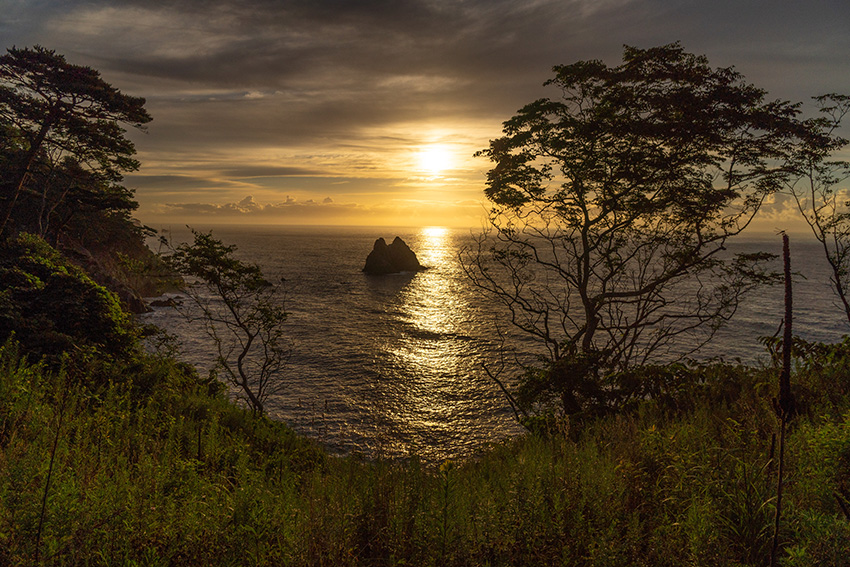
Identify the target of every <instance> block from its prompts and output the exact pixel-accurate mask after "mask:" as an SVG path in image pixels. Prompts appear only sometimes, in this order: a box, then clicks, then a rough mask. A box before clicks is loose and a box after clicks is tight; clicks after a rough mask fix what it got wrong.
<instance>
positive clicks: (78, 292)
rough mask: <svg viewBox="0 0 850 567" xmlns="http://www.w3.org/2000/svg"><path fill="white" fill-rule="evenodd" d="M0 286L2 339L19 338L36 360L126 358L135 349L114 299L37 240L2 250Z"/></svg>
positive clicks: (24, 239) (20, 240) (22, 239)
mask: <svg viewBox="0 0 850 567" xmlns="http://www.w3.org/2000/svg"><path fill="white" fill-rule="evenodd" d="M0 281H2V282H3V289H2V290H1V291H0V340H3V341H5V340H7V339H8V338H9V337H11V336H12V335H14V336H15V337H16V338H17V339H18V340H19V341H21V345H22V348H23V349H24V350H25V351H26V352H27V353H30V354H32V355H34V356H35V357H36V358H38V357H40V356H48V357H49V358H50V360H51V361H52V362H53V363H54V364H56V363H58V361H59V360H60V358H61V354H62V353H63V352H74V353H75V356H77V357H80V356H88V355H91V354H96V355H97V356H106V357H109V356H126V355H128V354H129V353H131V352H132V351H133V349H134V348H135V346H136V336H137V335H136V331H135V326H134V324H133V322H132V321H131V320H130V317H129V315H128V314H127V313H125V312H124V311H123V310H122V309H121V305H120V304H119V302H118V300H117V299H116V298H115V296H114V295H112V294H111V293H110V292H109V291H107V290H106V289H105V288H103V287H102V286H99V285H97V284H96V283H94V282H93V281H92V280H91V278H89V277H88V276H87V275H86V274H85V272H83V270H81V269H80V268H78V267H77V266H75V265H73V264H71V263H69V262H68V261H67V260H65V259H64V258H63V257H62V256H61V255H60V254H59V252H57V251H56V250H55V249H54V248H52V247H51V246H50V245H49V244H47V243H46V242H45V241H44V240H42V239H40V238H39V237H37V236H34V235H31V234H26V233H23V234H21V235H19V236H18V237H17V238H15V239H14V240H9V241H6V242H5V243H4V244H3V245H2V246H1V247H0ZM87 349H88V350H87ZM84 353H88V354H84Z"/></svg>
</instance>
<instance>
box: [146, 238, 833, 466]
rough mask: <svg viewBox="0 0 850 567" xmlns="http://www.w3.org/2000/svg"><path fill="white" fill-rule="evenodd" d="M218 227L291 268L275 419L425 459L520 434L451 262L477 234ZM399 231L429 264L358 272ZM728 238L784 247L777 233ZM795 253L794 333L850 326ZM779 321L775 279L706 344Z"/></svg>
mask: <svg viewBox="0 0 850 567" xmlns="http://www.w3.org/2000/svg"><path fill="white" fill-rule="evenodd" d="M213 234H214V236H216V237H217V238H219V239H221V240H223V241H224V242H225V243H228V244H235V245H236V246H237V247H238V252H237V254H238V255H239V256H240V257H241V258H243V259H245V260H248V261H251V262H254V263H257V264H259V265H260V266H261V267H262V268H263V270H264V272H265V273H266V275H267V276H270V277H284V278H286V280H287V284H286V286H287V290H288V293H287V299H286V309H287V311H288V312H289V314H290V315H289V318H288V320H287V325H288V328H289V333H290V336H291V337H292V340H293V354H292V358H291V360H290V362H289V364H288V365H287V367H286V369H285V371H284V372H283V374H282V375H281V376H280V380H282V381H283V382H284V384H285V387H284V388H283V389H282V390H281V393H280V394H279V395H278V396H276V397H275V398H274V399H273V400H271V401H270V402H269V404H268V406H269V409H270V413H271V414H272V415H273V416H274V417H276V418H278V419H281V420H283V421H285V422H287V423H288V424H290V425H291V426H292V427H294V428H295V429H296V430H298V431H300V432H302V433H305V434H307V435H310V436H313V437H315V438H318V439H320V440H322V441H323V442H324V443H325V444H326V445H327V446H328V447H329V448H330V449H331V450H334V451H338V452H340V453H348V452H353V451H354V452H360V453H363V454H365V455H367V456H377V455H383V456H386V457H390V458H395V457H403V456H406V455H408V454H410V453H412V452H415V453H417V454H418V455H420V456H421V457H423V458H424V459H425V460H429V461H438V460H441V459H445V458H462V457H468V456H471V455H474V454H475V453H476V452H477V451H479V450H480V449H481V448H483V447H484V446H485V445H486V444H487V443H489V442H492V441H497V440H499V439H502V438H504V437H506V436H510V435H512V434H515V433H516V432H517V428H516V425H515V424H514V423H513V421H512V419H511V414H510V410H509V408H508V407H507V406H506V404H505V402H504V400H503V399H502V396H501V394H500V392H499V390H498V387H497V386H496V385H495V384H493V383H492V382H491V381H490V380H489V379H488V378H487V375H486V373H485V372H484V370H483V364H485V363H489V364H491V365H492V364H495V363H496V362H497V361H498V359H499V352H500V351H499V343H498V341H497V340H496V332H495V327H494V318H495V315H496V314H495V312H494V311H493V309H491V308H490V307H489V306H488V305H487V304H486V303H484V301H483V299H482V298H481V297H479V296H478V295H477V294H475V293H474V291H473V289H472V288H471V286H470V285H469V283H468V282H467V280H466V279H465V277H464V275H463V272H462V270H461V266H460V264H459V260H458V252H459V250H460V249H461V248H462V247H463V246H464V245H466V244H469V243H470V242H471V235H470V232H469V231H466V230H450V229H442V228H426V229H415V230H404V229H398V230H392V229H374V228H370V229H365V228H315V227H310V228H294V227H247V228H246V227H216V228H214V229H213ZM396 235H398V236H401V237H402V239H404V240H405V242H407V244H408V245H409V246H410V247H411V248H412V249H413V250H414V251H415V252H416V254H417V256H418V257H419V261H420V263H422V264H423V265H426V266H429V269H428V270H426V271H423V272H419V273H416V274H397V275H390V276H368V275H366V274H363V272H362V271H361V270H362V267H363V264H364V262H365V259H366V255H367V254H368V253H369V251H370V250H371V249H372V244H373V243H374V241H375V239H376V238H377V237H379V236H380V237H384V238H385V239H386V240H387V241H390V240H391V239H392V238H393V237H395V236H396ZM173 239H174V240H175V241H176V242H179V241H182V240H186V239H188V233H187V232H185V231H177V230H175V231H174V232H173ZM733 248H734V251H739V250H747V251H752V250H764V251H768V252H773V253H779V252H780V248H781V241H780V239H779V237H775V238H771V239H767V240H763V241H749V242H746V243H743V244H736V245H735V246H734V247H733ZM792 263H793V265H794V269H795V270H796V271H798V272H800V276H798V281H797V283H796V287H795V330H796V331H797V334H800V335H801V336H803V337H805V338H808V339H812V340H825V341H831V340H836V339H838V338H839V337H840V336H841V334H842V333H844V332H846V328H847V325H846V323H844V321H843V320H842V314H841V312H840V311H839V310H838V309H837V307H836V306H835V301H834V300H833V297H832V294H831V291H830V289H829V287H828V279H827V278H828V276H827V275H826V273H825V272H824V266H823V262H822V261H820V253H819V251H818V250H817V248H816V247H814V246H813V245H812V244H811V243H792ZM776 267H777V269H779V266H778V265H777V266H776ZM804 276H805V278H807V279H803V277H804ZM146 317H147V318H148V320H149V321H151V322H154V323H156V324H159V325H160V326H162V327H164V328H165V329H166V330H169V331H170V332H173V333H175V334H177V335H178V336H179V337H180V339H181V341H182V343H183V353H184V354H183V355H184V357H185V358H186V359H187V360H188V361H190V362H192V363H194V364H196V365H198V366H199V367H201V368H205V367H209V365H210V361H211V359H212V352H213V350H212V345H211V344H210V342H209V340H208V339H207V338H206V337H205V336H204V335H203V334H201V333H199V332H198V330H197V329H196V328H192V327H190V326H188V325H187V324H186V323H184V322H183V321H182V320H181V319H180V318H179V316H178V315H177V314H176V313H175V312H174V310H172V309H169V308H157V309H156V311H155V312H154V313H152V314H150V315H148V316H146ZM781 319H782V290H781V289H779V288H773V289H768V290H765V291H761V292H759V293H758V294H756V295H754V296H752V297H751V298H750V300H749V301H748V302H747V303H746V304H745V305H744V306H742V308H741V309H740V310H739V313H738V314H737V315H736V317H735V319H734V321H733V322H732V324H731V325H729V327H728V328H726V329H723V330H722V331H721V332H720V333H719V334H718V336H717V338H716V340H715V341H714V342H713V343H712V344H710V345H709V346H708V347H707V348H706V349H705V350H704V351H703V356H706V357H708V356H722V357H723V358H725V359H733V358H736V357H740V358H742V359H744V360H746V361H753V360H755V359H757V358H758V357H759V356H760V353H762V352H763V349H762V347H761V346H760V345H759V343H758V337H760V336H766V335H772V334H774V333H775V332H776V330H777V328H778V326H779V323H780V322H781ZM520 347H521V348H522V345H520Z"/></svg>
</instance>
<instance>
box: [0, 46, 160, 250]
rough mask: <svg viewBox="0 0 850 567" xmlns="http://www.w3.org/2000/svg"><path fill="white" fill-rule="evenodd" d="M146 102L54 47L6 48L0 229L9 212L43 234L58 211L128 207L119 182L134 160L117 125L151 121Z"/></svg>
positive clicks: (0, 77)
mask: <svg viewBox="0 0 850 567" xmlns="http://www.w3.org/2000/svg"><path fill="white" fill-rule="evenodd" d="M144 104H145V99H144V98H141V97H132V96H128V95H125V94H122V93H121V91H119V90H118V89H116V88H114V87H113V86H111V85H110V84H109V83H107V82H105V81H104V80H103V79H102V78H101V77H100V73H98V72H97V71H96V70H94V69H92V68H90V67H84V66H80V65H73V64H70V63H68V62H67V61H66V60H65V58H64V57H63V56H62V55H59V54H57V53H56V52H55V51H52V50H48V49H46V48H44V47H41V46H35V47H33V48H15V47H13V48H10V49H8V50H7V53H6V54H5V55H3V56H2V57H0V135H2V142H0V150H2V154H3V156H2V167H3V170H4V175H3V180H2V187H0V189H2V200H3V208H2V210H1V211H0V222H2V230H3V231H5V230H6V229H7V225H9V222H10V219H12V213H13V211H15V219H14V220H15V221H16V223H15V224H16V225H18V226H16V230H17V229H20V228H21V226H20V225H21V224H23V228H26V229H27V230H30V231H37V232H39V233H40V234H42V235H43V236H44V235H46V234H47V232H48V230H47V226H48V225H49V224H50V222H51V221H53V220H59V221H61V215H59V213H60V212H61V213H63V214H65V215H68V214H72V213H73V212H74V211H75V210H77V209H83V210H85V209H86V207H87V206H88V205H92V204H93V205H94V208H96V209H99V210H118V211H130V210H133V209H134V208H135V206H136V204H135V202H134V201H133V200H132V193H129V192H127V191H126V190H125V189H124V188H123V187H120V186H119V185H117V184H118V183H119V182H120V181H121V180H122V176H123V174H124V173H125V172H128V171H134V170H136V169H138V167H139V162H138V161H136V160H135V159H134V158H133V155H134V153H135V148H134V146H133V144H132V142H130V141H129V140H128V139H127V138H126V137H125V136H124V134H125V130H124V129H123V128H122V126H121V124H127V125H130V126H132V127H136V128H142V127H143V126H144V124H146V123H147V122H150V120H151V117H150V115H149V114H148V113H147V111H146V110H145V109H144ZM22 202H24V204H22ZM60 205H61V207H60ZM17 209H20V210H17ZM57 215H58V218H57ZM65 221H66V222H67V219H65ZM54 224H55V223H54Z"/></svg>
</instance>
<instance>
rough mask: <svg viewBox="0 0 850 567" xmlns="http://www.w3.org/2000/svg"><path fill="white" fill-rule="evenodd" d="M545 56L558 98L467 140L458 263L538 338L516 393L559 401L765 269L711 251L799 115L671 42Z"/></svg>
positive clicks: (690, 343)
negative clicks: (600, 55) (470, 229)
mask: <svg viewBox="0 0 850 567" xmlns="http://www.w3.org/2000/svg"><path fill="white" fill-rule="evenodd" d="M553 70H554V73H555V76H554V78H552V79H551V80H549V81H548V82H547V83H546V85H549V86H553V87H556V88H558V89H559V90H560V94H561V96H560V98H559V99H550V98H543V99H540V100H537V101H535V102H533V103H531V104H529V105H527V106H525V107H523V108H522V109H520V110H519V112H518V113H517V115H516V116H514V117H513V118H511V119H510V120H508V121H507V122H505V123H504V135H503V136H502V137H500V138H498V139H495V140H492V141H491V142H490V146H489V148H487V149H485V150H482V151H481V152H479V153H478V154H477V155H481V156H485V157H487V158H489V159H490V160H491V161H492V162H493V163H494V166H493V168H492V169H491V170H490V171H489V173H488V176H487V187H486V189H485V193H486V196H487V198H488V199H489V200H490V202H491V203H492V204H493V207H492V210H491V212H490V216H489V224H490V226H489V229H488V230H486V231H485V232H484V234H482V236H481V237H480V238H479V240H478V245H477V247H474V248H473V249H470V250H467V252H466V253H465V262H464V263H465V266H466V270H467V273H468V274H469V276H470V277H471V278H472V281H473V282H474V284H475V285H477V286H478V288H480V290H482V291H483V292H484V293H486V294H487V295H489V297H491V298H492V299H493V300H495V301H496V302H497V303H500V304H502V305H503V306H504V307H505V308H506V309H507V313H508V314H509V317H510V322H511V324H512V325H513V326H514V327H515V328H516V329H518V330H519V331H520V332H521V333H524V334H526V335H529V336H531V337H533V338H535V339H536V340H537V341H538V343H539V344H540V345H542V347H543V348H542V349H541V352H540V357H541V358H540V359H541V364H540V365H538V366H534V367H533V368H526V372H525V373H524V374H523V375H522V377H521V378H520V382H519V387H518V396H517V398H516V399H519V400H525V402H524V403H525V405H526V408H525V409H529V408H530V407H532V406H534V407H539V406H541V405H542V406H547V407H549V408H550V409H551V408H554V409H555V410H557V411H559V412H563V413H567V414H571V413H575V412H578V411H581V409H582V408H583V407H585V405H586V401H587V398H593V397H597V396H602V397H604V395H606V390H605V389H604V388H600V381H601V380H603V378H604V376H606V375H609V374H610V373H616V372H618V371H623V370H626V369H628V368H629V367H631V366H633V365H636V364H644V363H649V362H652V361H655V360H658V359H661V358H670V357H671V355H673V352H672V351H671V349H672V348H673V346H674V345H673V340H674V339H676V340H677V344H676V345H675V348H677V349H680V350H679V351H677V352H678V353H679V355H680V356H681V355H685V354H687V353H689V352H693V351H694V350H695V349H697V348H698V347H699V346H701V345H703V344H704V343H705V341H706V340H708V339H709V338H710V337H711V336H712V334H713V333H714V332H715V331H716V330H717V329H718V327H719V326H720V325H721V324H722V323H723V322H724V321H726V320H728V319H729V318H730V317H731V316H732V315H733V314H734V313H735V310H736V308H737V306H738V303H739V301H740V299H741V297H742V296H743V295H744V294H745V293H746V292H748V291H750V290H752V289H753V288H754V287H755V286H757V285H759V284H761V283H764V282H766V281H768V280H770V279H771V275H770V274H767V273H766V272H765V271H764V270H763V269H762V268H761V261H762V260H765V259H766V258H767V255H763V254H756V255H747V256H738V257H732V256H731V255H730V254H726V253H724V250H725V245H726V243H727V241H728V239H729V238H730V237H732V236H734V235H737V234H739V233H740V232H741V231H742V230H744V229H745V228H746V227H747V226H748V225H749V224H750V222H751V220H752V219H753V217H754V216H755V215H756V213H757V211H758V210H759V208H760V206H761V205H762V203H763V201H764V199H765V198H766V197H767V196H769V195H771V194H772V193H774V192H775V191H777V190H778V189H779V188H780V187H781V186H782V183H783V181H784V179H785V174H786V172H785V170H784V169H783V167H782V162H783V159H784V158H785V157H786V156H787V155H788V154H789V152H790V150H791V148H792V147H793V145H794V144H795V143H796V142H797V141H798V138H797V135H798V134H799V132H800V129H801V124H800V122H799V121H798V120H797V114H798V106H797V105H794V104H790V103H788V102H781V101H776V102H766V101H765V92H764V91H763V90H761V89H758V88H756V87H755V86H752V85H750V84H747V83H745V82H744V81H743V78H742V76H741V75H740V74H739V73H737V72H736V71H734V70H733V69H731V68H726V69H724V68H718V69H714V68H711V67H710V66H709V64H708V61H707V60H706V58H705V57H701V56H695V55H692V54H689V53H686V52H685V51H684V50H683V49H682V47H681V46H680V45H679V44H672V45H666V46H662V47H656V48H652V49H646V50H643V49H637V48H633V47H626V48H625V50H624V56H623V63H622V64H621V65H619V66H616V67H609V66H607V65H605V64H604V63H602V62H600V61H580V62H577V63H574V64H572V65H566V66H557V67H555V68H554V69H553Z"/></svg>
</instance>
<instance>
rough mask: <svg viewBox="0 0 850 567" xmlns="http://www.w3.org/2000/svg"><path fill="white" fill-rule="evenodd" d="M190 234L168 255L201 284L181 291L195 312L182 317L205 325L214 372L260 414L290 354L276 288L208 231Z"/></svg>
mask: <svg viewBox="0 0 850 567" xmlns="http://www.w3.org/2000/svg"><path fill="white" fill-rule="evenodd" d="M192 234H193V235H194V242H193V243H192V244H188V243H186V244H181V245H180V246H178V247H177V248H176V249H175V250H174V253H173V254H172V255H171V256H170V257H169V260H170V262H171V265H172V266H173V267H174V268H175V270H176V271H177V272H178V273H180V274H182V275H185V276H191V277H194V278H197V279H198V280H200V282H201V283H202V284H203V288H202V289H199V288H197V287H193V286H187V287H184V289H183V291H184V293H186V295H188V296H189V297H190V298H191V299H192V302H193V304H194V306H195V307H197V308H198V309H199V311H200V313H199V314H198V313H197V312H196V311H193V310H191V309H187V310H184V311H183V313H184V314H185V315H186V316H187V317H189V318H190V319H196V320H200V321H201V322H202V323H203V324H204V328H205V330H206V332H207V334H208V335H209V336H210V338H212V339H213V341H214V342H215V345H216V349H217V352H218V357H217V360H216V362H217V369H218V370H219V371H220V372H222V373H223V374H224V377H225V378H226V380H227V381H228V382H229V383H231V384H232V385H234V386H236V387H237V388H238V389H239V391H240V393H241V395H242V396H243V398H244V399H245V401H246V402H247V403H248V405H249V407H251V409H252V410H253V411H254V412H255V413H260V414H262V413H263V412H264V411H265V402H266V400H267V399H268V397H269V396H270V395H272V394H274V393H276V392H278V391H280V390H281V389H282V388H283V385H284V384H283V382H282V380H281V376H280V371H281V369H282V368H283V366H284V365H285V364H286V362H287V360H288V359H289V353H290V349H289V343H288V341H287V339H286V336H285V333H284V329H283V323H284V321H285V320H286V312H285V311H284V308H283V301H284V298H283V296H282V293H281V289H280V286H278V285H274V284H272V283H271V282H269V281H268V280H266V279H265V277H263V274H262V271H261V270H260V268H259V267H258V266H256V265H254V264H247V263H244V262H242V261H240V260H238V259H237V258H236V257H235V256H234V252H235V250H236V247H235V246H225V245H224V244H223V243H222V242H221V241H220V240H217V239H215V238H213V236H212V234H211V233H200V232H197V231H194V230H193V231H192ZM166 244H167V243H166Z"/></svg>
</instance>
